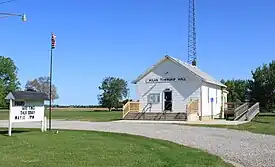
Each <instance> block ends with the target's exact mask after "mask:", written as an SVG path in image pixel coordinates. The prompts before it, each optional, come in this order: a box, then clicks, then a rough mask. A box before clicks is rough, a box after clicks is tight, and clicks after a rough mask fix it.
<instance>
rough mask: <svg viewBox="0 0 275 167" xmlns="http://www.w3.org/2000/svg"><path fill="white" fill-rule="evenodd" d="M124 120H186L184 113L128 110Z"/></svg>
mask: <svg viewBox="0 0 275 167" xmlns="http://www.w3.org/2000/svg"><path fill="white" fill-rule="evenodd" d="M124 119H125V120H161V121H164V120H165V121H186V120H187V116H186V113H162V112H161V113H140V112H129V113H128V114H127V115H126V116H125V117H124Z"/></svg>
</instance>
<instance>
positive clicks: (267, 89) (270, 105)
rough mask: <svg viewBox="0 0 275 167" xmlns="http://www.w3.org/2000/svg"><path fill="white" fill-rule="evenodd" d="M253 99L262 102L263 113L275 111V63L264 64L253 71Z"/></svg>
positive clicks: (251, 85)
mask: <svg viewBox="0 0 275 167" xmlns="http://www.w3.org/2000/svg"><path fill="white" fill-rule="evenodd" d="M251 73H252V81H251V82H250V89H251V97H252V100H253V101H254V102H260V106H261V111H264V112H273V111H275V61H272V62H271V63H269V64H263V65H262V66H260V67H258V68H256V70H255V71H252V72H251Z"/></svg>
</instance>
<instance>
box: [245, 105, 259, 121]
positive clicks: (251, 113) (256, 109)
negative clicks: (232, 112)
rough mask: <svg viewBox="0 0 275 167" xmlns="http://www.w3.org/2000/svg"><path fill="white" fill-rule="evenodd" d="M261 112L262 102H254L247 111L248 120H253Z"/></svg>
mask: <svg viewBox="0 0 275 167" xmlns="http://www.w3.org/2000/svg"><path fill="white" fill-rule="evenodd" d="M259 112H260V103H259V102H258V103H256V104H254V105H253V106H252V107H250V108H249V109H248V111H247V113H246V121H251V120H252V119H253V118H254V117H255V116H256V115H257V114H258V113H259Z"/></svg>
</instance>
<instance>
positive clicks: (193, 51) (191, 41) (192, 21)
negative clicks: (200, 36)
mask: <svg viewBox="0 0 275 167" xmlns="http://www.w3.org/2000/svg"><path fill="white" fill-rule="evenodd" d="M195 11H196V10H195V0H189V10H188V63H189V64H192V65H193V66H197V41H196V14H195Z"/></svg>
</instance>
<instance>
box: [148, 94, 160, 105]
mask: <svg viewBox="0 0 275 167" xmlns="http://www.w3.org/2000/svg"><path fill="white" fill-rule="evenodd" d="M152 98H154V99H153V100H152ZM147 103H150V104H159V103H160V93H150V94H148V96H147Z"/></svg>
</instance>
